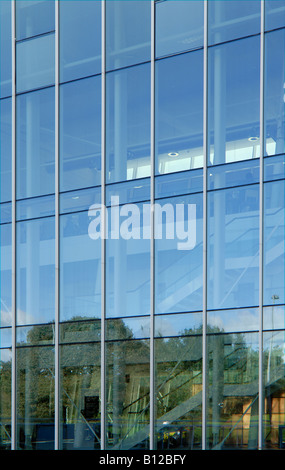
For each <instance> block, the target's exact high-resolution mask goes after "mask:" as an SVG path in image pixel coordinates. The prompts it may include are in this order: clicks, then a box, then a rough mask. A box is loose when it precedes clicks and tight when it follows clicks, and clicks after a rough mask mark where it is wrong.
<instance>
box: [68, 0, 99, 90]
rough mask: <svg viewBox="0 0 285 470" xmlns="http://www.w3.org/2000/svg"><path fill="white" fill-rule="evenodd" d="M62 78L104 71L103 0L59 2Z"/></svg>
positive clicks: (72, 77)
mask: <svg viewBox="0 0 285 470" xmlns="http://www.w3.org/2000/svg"><path fill="white" fill-rule="evenodd" d="M59 8H60V10H59V12H60V14H59V20H60V23H59V31H60V43H59V44H60V54H59V55H60V80H61V81H62V82H65V81H68V80H73V79H75V78H80V77H87V76H89V75H94V74H96V73H101V2H98V1H82V0H80V2H78V1H77V2H74V1H68V0H65V1H63V2H59Z"/></svg>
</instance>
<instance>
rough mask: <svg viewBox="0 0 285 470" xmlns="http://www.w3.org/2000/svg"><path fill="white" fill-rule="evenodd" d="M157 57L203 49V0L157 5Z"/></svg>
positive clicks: (158, 3) (160, 3) (166, 2)
mask: <svg viewBox="0 0 285 470" xmlns="http://www.w3.org/2000/svg"><path fill="white" fill-rule="evenodd" d="M155 6H156V10H155V13H156V57H161V56H164V55H168V54H174V53H176V52H182V51H186V50H188V49H195V48H196V47H202V46H203V43H204V35H203V29H204V28H203V26H204V12H203V9H204V8H203V1H202V0H191V1H190V2H185V1H171V0H169V1H164V2H157V3H156V5H155Z"/></svg>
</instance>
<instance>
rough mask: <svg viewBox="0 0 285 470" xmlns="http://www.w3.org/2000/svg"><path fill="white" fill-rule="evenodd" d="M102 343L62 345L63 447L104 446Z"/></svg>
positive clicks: (61, 400) (61, 432) (91, 448)
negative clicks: (102, 437)
mask: <svg viewBox="0 0 285 470" xmlns="http://www.w3.org/2000/svg"><path fill="white" fill-rule="evenodd" d="M100 348H101V346H100V343H90V344H75V345H65V346H61V348H60V375H61V376H60V386H61V388H60V398H61V399H60V406H61V414H60V417H61V418H60V435H61V449H63V450H94V449H97V450H100V435H101V428H100V414H101V399H100V352H101V351H100Z"/></svg>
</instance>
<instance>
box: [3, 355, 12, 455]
mask: <svg viewBox="0 0 285 470" xmlns="http://www.w3.org/2000/svg"><path fill="white" fill-rule="evenodd" d="M0 360H1V374H0V390H1V393H0V406H1V414H0V416H1V429H0V440H1V450H2V449H3V450H11V444H12V442H11V397H12V393H11V390H12V389H11V377H12V348H10V349H1V351H0Z"/></svg>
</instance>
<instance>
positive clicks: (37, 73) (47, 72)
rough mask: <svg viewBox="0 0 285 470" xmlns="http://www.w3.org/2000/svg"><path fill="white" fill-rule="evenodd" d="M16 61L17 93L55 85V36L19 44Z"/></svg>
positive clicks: (42, 37)
mask: <svg viewBox="0 0 285 470" xmlns="http://www.w3.org/2000/svg"><path fill="white" fill-rule="evenodd" d="M16 61H17V64H16V83H17V93H21V92H22V91H27V90H34V89H36V88H40V87H44V86H48V85H53V84H54V80H55V75H54V64H55V58H54V34H47V35H45V36H40V37H37V38H35V39H28V40H26V41H23V42H19V43H17V45H16Z"/></svg>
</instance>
